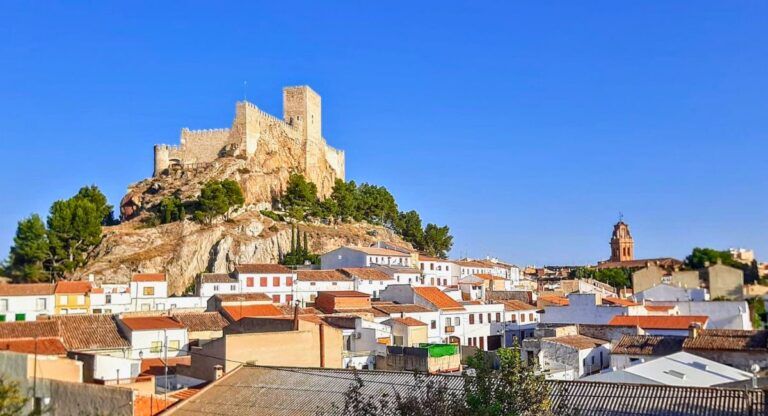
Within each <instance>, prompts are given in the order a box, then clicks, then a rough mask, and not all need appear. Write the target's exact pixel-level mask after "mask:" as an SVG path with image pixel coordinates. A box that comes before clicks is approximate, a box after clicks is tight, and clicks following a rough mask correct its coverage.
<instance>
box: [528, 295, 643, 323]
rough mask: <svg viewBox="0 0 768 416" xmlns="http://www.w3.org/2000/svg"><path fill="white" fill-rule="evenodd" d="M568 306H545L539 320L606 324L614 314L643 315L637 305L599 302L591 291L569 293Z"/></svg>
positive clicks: (599, 299) (641, 309)
mask: <svg viewBox="0 0 768 416" xmlns="http://www.w3.org/2000/svg"><path fill="white" fill-rule="evenodd" d="M568 302H569V305H568V306H547V307H545V308H544V314H543V315H542V316H541V322H543V323H548V324H601V325H604V324H607V323H608V322H610V321H611V319H613V317H614V316H616V315H644V314H645V309H644V307H643V306H642V305H639V306H608V305H602V304H601V297H600V296H599V295H595V294H593V293H584V294H582V293H571V294H569V295H568Z"/></svg>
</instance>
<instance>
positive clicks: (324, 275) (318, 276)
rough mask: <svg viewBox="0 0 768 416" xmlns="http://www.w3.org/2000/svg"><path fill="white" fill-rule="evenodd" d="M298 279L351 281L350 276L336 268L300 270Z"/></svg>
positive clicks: (305, 280) (309, 280) (304, 280)
mask: <svg viewBox="0 0 768 416" xmlns="http://www.w3.org/2000/svg"><path fill="white" fill-rule="evenodd" d="M296 274H297V276H298V277H297V279H298V280H300V281H302V282H349V281H351V280H350V279H349V278H348V277H346V276H344V275H343V274H341V273H339V272H338V271H336V270H299V271H297V272H296Z"/></svg>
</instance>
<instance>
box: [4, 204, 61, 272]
mask: <svg viewBox="0 0 768 416" xmlns="http://www.w3.org/2000/svg"><path fill="white" fill-rule="evenodd" d="M50 255H51V249H50V245H49V243H48V235H47V232H46V229H45V224H44V223H43V220H42V219H40V216H39V215H37V214H33V215H31V216H30V217H28V218H25V219H23V220H21V221H19V224H18V226H17V228H16V236H15V237H14V238H13V247H11V254H10V256H9V259H8V262H9V265H8V270H7V272H8V274H9V275H11V276H13V277H15V278H18V279H20V280H24V281H29V282H41V281H47V280H49V279H50V274H49V273H48V272H47V271H46V270H45V261H46V260H48V258H49V256H50Z"/></svg>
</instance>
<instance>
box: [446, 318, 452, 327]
mask: <svg viewBox="0 0 768 416" xmlns="http://www.w3.org/2000/svg"><path fill="white" fill-rule="evenodd" d="M445 326H451V318H445Z"/></svg>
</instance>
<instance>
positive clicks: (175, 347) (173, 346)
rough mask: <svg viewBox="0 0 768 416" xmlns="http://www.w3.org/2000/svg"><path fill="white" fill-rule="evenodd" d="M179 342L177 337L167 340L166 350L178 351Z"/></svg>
mask: <svg viewBox="0 0 768 416" xmlns="http://www.w3.org/2000/svg"><path fill="white" fill-rule="evenodd" d="M180 347H181V342H180V341H179V340H178V339H174V340H171V341H168V351H171V352H173V351H179V350H180V349H181V348H180Z"/></svg>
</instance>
